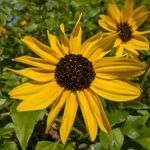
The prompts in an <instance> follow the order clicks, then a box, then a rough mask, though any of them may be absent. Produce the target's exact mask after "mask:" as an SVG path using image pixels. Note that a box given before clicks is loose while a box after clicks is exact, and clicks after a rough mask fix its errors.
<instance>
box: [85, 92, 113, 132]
mask: <svg viewBox="0 0 150 150" xmlns="http://www.w3.org/2000/svg"><path fill="white" fill-rule="evenodd" d="M85 94H86V97H87V98H88V102H89V105H90V107H91V110H92V113H93V115H94V116H95V118H96V120H97V123H98V126H99V128H100V129H101V130H102V131H104V132H106V133H108V132H109V131H110V130H111V127H110V124H109V122H108V119H107V117H106V114H105V112H104V111H102V110H101V109H103V108H102V107H100V106H101V105H100V104H99V101H100V100H99V99H98V98H97V97H96V96H95V95H94V93H92V92H90V91H88V90H85Z"/></svg>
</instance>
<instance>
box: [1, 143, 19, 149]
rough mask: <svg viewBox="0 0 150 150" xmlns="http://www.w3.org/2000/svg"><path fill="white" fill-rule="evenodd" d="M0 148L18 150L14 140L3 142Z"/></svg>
mask: <svg viewBox="0 0 150 150" xmlns="http://www.w3.org/2000/svg"><path fill="white" fill-rule="evenodd" d="M0 150H18V149H17V145H16V143H15V142H5V143H4V144H2V145H1V146H0Z"/></svg>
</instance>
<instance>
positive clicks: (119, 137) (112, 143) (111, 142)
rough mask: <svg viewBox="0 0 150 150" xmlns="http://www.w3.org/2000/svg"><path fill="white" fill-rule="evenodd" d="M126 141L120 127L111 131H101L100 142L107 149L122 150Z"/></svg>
mask: <svg viewBox="0 0 150 150" xmlns="http://www.w3.org/2000/svg"><path fill="white" fill-rule="evenodd" d="M123 141H124V136H123V134H122V132H121V130H120V129H119V128H116V129H114V130H112V131H111V132H110V133H104V132H100V143H101V144H102V146H103V147H104V148H106V149H110V150H120V149H121V147H122V145H123Z"/></svg>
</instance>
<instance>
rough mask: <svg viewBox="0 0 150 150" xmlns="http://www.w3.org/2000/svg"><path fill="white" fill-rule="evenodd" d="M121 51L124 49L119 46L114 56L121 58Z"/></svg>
mask: <svg viewBox="0 0 150 150" xmlns="http://www.w3.org/2000/svg"><path fill="white" fill-rule="evenodd" d="M123 51H124V47H123V45H121V44H120V46H119V47H118V48H117V50H116V56H117V57H121V56H123Z"/></svg>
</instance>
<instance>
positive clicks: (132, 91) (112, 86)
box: [91, 78, 141, 102]
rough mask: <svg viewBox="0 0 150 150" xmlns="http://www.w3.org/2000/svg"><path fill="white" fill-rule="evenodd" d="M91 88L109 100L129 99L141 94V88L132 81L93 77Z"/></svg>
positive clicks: (121, 100) (120, 100)
mask: <svg viewBox="0 0 150 150" xmlns="http://www.w3.org/2000/svg"><path fill="white" fill-rule="evenodd" d="M91 90H92V91H93V92H94V93H96V94H98V95H99V96H102V97H104V98H106V99H107V100H110V101H116V102H123V101H131V100H134V99H136V98H138V97H139V96H140V95H141V89H140V88H139V87H137V86H136V85H135V84H133V83H132V82H131V83H129V82H127V81H126V82H125V81H120V80H104V79H98V78H95V80H94V81H93V83H92V84H91Z"/></svg>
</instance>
